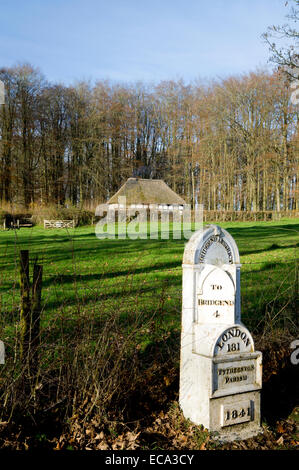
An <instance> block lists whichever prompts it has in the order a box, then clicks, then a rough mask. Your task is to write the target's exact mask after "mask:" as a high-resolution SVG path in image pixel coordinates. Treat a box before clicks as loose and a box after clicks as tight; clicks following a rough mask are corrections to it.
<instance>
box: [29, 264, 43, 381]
mask: <svg viewBox="0 0 299 470" xmlns="http://www.w3.org/2000/svg"><path fill="white" fill-rule="evenodd" d="M42 276H43V267H42V265H40V264H37V262H35V263H34V265H33V282H32V306H31V309H32V312H31V345H30V349H31V355H30V356H31V365H30V368H31V370H32V373H33V375H36V372H37V368H38V359H39V348H38V347H39V341H40V315H41V294H42Z"/></svg>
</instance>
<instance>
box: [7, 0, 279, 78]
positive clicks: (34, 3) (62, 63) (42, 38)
mask: <svg viewBox="0 0 299 470" xmlns="http://www.w3.org/2000/svg"><path fill="white" fill-rule="evenodd" d="M287 13H288V8H287V7H285V1H283V0H211V1H209V0H146V1H145V0H109V1H108V0H0V66H12V65H15V64H17V63H23V62H29V63H31V64H32V65H34V66H36V67H39V68H40V70H41V71H42V72H43V73H44V74H45V76H46V77H47V78H48V79H49V80H50V81H53V82H62V83H65V84H70V83H73V82H74V81H75V80H82V79H85V80H92V81H94V80H99V79H111V80H115V81H122V82H135V81H138V80H142V81H144V82H158V81H160V80H169V79H178V78H183V79H184V80H185V81H186V82H190V81H193V80H194V79H198V78H201V79H209V78H219V77H225V76H228V75H234V74H241V73H244V72H248V71H251V70H255V69H256V68H257V67H263V66H265V65H267V60H268V58H269V52H268V48H267V46H266V45H265V44H264V43H263V41H262V39H261V35H262V33H264V32H265V31H266V29H267V27H268V26H269V25H272V24H282V23H284V22H285V21H286V20H285V15H286V14H287Z"/></svg>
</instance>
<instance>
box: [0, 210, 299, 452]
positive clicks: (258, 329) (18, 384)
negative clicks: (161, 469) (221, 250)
mask: <svg viewBox="0 0 299 470" xmlns="http://www.w3.org/2000/svg"><path fill="white" fill-rule="evenodd" d="M220 225H221V226H222V227H224V228H226V229H227V230H228V231H229V233H230V234H231V235H232V236H233V237H234V238H235V240H236V242H237V245H238V247H239V251H240V257H241V263H242V270H241V300H242V321H243V323H244V324H245V325H246V326H247V327H248V328H249V329H250V330H251V331H252V333H253V336H254V337H255V336H256V337H258V340H261V339H262V341H265V344H266V339H265V338H266V337H265V336H263V334H264V333H270V335H269V336H268V337H267V338H268V340H269V338H271V340H270V341H272V343H273V347H270V348H269V347H268V346H266V352H267V353H268V354H267V355H266V356H265V360H264V363H263V364H264V365H265V376H266V379H267V380H268V382H267V383H266V386H265V387H264V386H263V387H264V388H263V389H264V394H265V397H266V398H264V402H265V403H266V404H267V406H268V408H267V409H265V412H264V418H263V419H265V420H266V422H268V420H269V419H270V418H269V417H271V416H272V417H273V416H274V417H275V418H273V419H274V422H275V419H278V417H279V418H280V417H282V416H286V417H287V416H288V414H289V413H291V412H292V410H293V408H294V406H295V398H294V397H293V395H294V393H295V392H294V391H293V389H294V387H293V382H294V378H293V376H294V374H295V372H294V371H289V369H288V368H287V367H285V368H283V364H286V361H287V362H289V358H288V356H287V354H288V353H287V352H286V350H285V349H284V350H283V351H282V349H281V347H280V346H279V347H278V348H277V347H276V346H275V344H274V343H275V341H276V335H277V338H278V335H281V333H283V334H286V338H287V341H288V338H289V337H293V338H294V337H296V335H297V332H298V329H296V328H297V326H298V258H299V253H298V252H299V220H298V219H297V220H281V221H279V222H244V223H240V222H239V223H237V222H235V223H223V224H220ZM186 242H187V240H184V239H181V240H177V239H173V237H172V234H171V233H170V239H169V240H165V239H164V240H162V239H157V240H152V239H137V240H131V239H124V240H118V239H114V240H107V239H106V240H105V239H102V240H99V239H98V238H97V237H96V236H95V228H94V227H79V228H76V229H72V230H65V229H49V230H45V229H44V228H41V227H34V228H32V229H28V228H21V229H20V230H17V231H12V230H10V231H1V232H0V308H1V316H0V339H1V340H2V341H4V343H5V350H6V360H5V365H4V366H1V370H0V372H1V376H0V405H1V406H0V420H2V421H3V422H16V423H18V422H21V423H22V434H21V435H20V433H19V431H18V433H19V434H18V436H19V435H20V437H17V438H16V437H15V433H14V431H13V429H14V428H13V427H12V428H11V429H12V433H11V435H10V438H9V439H10V441H11V444H10V445H12V446H13V447H14V446H17V445H20V446H21V447H20V448H22V449H23V447H22V445H23V444H22V442H23V441H26V438H25V437H24V436H29V437H28V439H29V441H28V442H31V447H32V446H33V447H34V446H36V447H42V446H43V445H44V446H46V447H47V448H51V449H52V448H53V446H54V444H53V442H54V441H53V440H52V438H53V437H54V436H56V437H55V439H57V440H56V441H55V442H58V439H59V436H61V435H62V433H63V430H65V429H66V430H67V431H66V433H68V432H69V433H70V434H66V435H64V438H63V442H64V444H63V445H64V448H74V445H75V444H74V442H75V441H74V439H73V438H71V436H72V432H73V431H72V429H73V428H72V423H76V426H77V428H76V427H74V429H80V433H81V432H82V433H83V435H84V436H85V431H84V426H85V425H87V423H90V422H91V420H94V422H96V423H97V425H96V429H97V431H96V432H97V433H98V432H99V429H102V430H103V433H104V434H105V436H106V437H105V439H106V438H107V439H108V441H109V442H110V441H111V445H112V443H113V442H114V440H115V439H116V437H117V435H118V434H117V433H122V432H123V431H122V430H121V429H123V428H122V427H121V426H122V425H121V424H117V423H123V422H128V423H131V425H132V426H133V428H132V429H135V428H134V426H136V429H137V428H138V426H140V427H139V428H138V429H139V430H140V429H141V430H142V429H143V428H144V427H146V426H148V425H149V423H152V424H153V423H154V422H155V421H154V420H155V419H156V418H157V419H159V420H160V421H159V422H161V419H160V411H161V410H164V411H163V412H166V413H168V412H167V410H169V409H170V410H171V409H173V410H177V411H176V413H174V415H173V417H171V416H172V414H171V413H172V412H171V411H169V413H168V414H166V415H165V426H166V425H167V429H171V430H172V431H173V432H174V433H176V432H178V433H179V436H180V438H182V443H184V442H185V439H186V437H185V433H186V429H187V427H186V426H185V424H186V423H185V421H184V419H183V417H182V415H181V414H180V412H179V408H178V404H177V401H176V400H177V393H178V376H179V354H180V325H181V297H182V287H181V286H182V267H181V264H182V257H183V251H184V246H185V244H186ZM26 249H28V250H29V251H30V261H31V272H30V275H31V279H32V265H33V262H34V260H35V259H36V257H38V260H39V263H41V264H42V265H43V288H42V313H41V330H40V343H39V348H38V355H39V356H38V357H39V360H38V370H35V369H34V370H33V369H31V370H30V371H29V369H27V365H24V362H23V361H22V359H21V356H20V342H19V341H20V287H19V277H20V275H19V270H20V261H19V252H20V250H26ZM288 335H289V336H288ZM268 344H269V343H268ZM260 345H261V344H260V343H259V346H260ZM277 354H278V356H277ZM279 354H280V355H279ZM281 368H283V371H284V372H285V371H286V370H287V372H288V374H289V375H281V374H280V372H279V371H280V369H281ZM273 370H275V372H273V374H274V375H273V374H272V371H273ZM276 374H277V375H276ZM272 375H273V377H274V379H275V378H276V379H279V380H278V384H276V386H275V387H276V388H275V389H273V384H272V382H271V379H269V377H272ZM273 390H274V391H275V390H276V394H275V393H274V392H273ZM280 395H281V396H280ZM271 397H272V401H271ZM173 406H174V408H171V407H173ZM286 406H287V411H286V410H285V407H286ZM169 407H170V408H169ZM264 408H265V406H264ZM275 413H276V414H275ZM139 419H140V422H139ZM14 420H15V421H14ZM163 422H164V421H163ZM113 423H114V424H113ZM132 423H133V424H132ZM138 423H139V424H138ZM146 423H147V424H146ZM179 423H182V424H181V425H182V429H181V431H178V426H179ZM184 423H185V424H184ZM153 425H154V424H153ZM115 426H116V427H115ZM119 426H120V427H119ZM126 426H127V425H125V429H126V431H127V428H126ZM161 426H162V425H161ZM293 427H294V426H293V425H292V426H291V428H292V429H291V431H290V433H289V435H288V439H289V441H290V442H289V441H288V442H289V443H287V444H286V445H287V446H290V447H292V446H293V445H294V444H293V443H292V442H293V440H294V438H293V437H292V434H291V433H292V432H293V431H292V430H293ZM18 429H19V428H18ZM115 429H117V432H116V431H115ZM159 429H160V428H159ZM271 429H272V428H271ZM74 432H75V431H74ZM76 432H77V431H76ZM136 432H137V431H136ZM167 432H168V431H166V428H165V429H164V428H163V426H162V428H161V429H160V430H159V433H160V435H161V433H164V434H166V435H167ZM267 432H268V431H267ZM7 433H9V431H8V430H7V428H5V427H3V432H2V434H1V429H0V445H3V446H4V445H6V441H7ZM151 433H153V435H152V437H150V436H151ZM159 433H158V434H159ZM192 433H193V434H192ZM192 433H191V434H192V436H193V437H192V438H191V437H190V436H191V434H190V436H189V437H190V439H191V440H190V445H193V444H194V442H193V441H194V439H195V440H196V439H197V438H196V436H199V442H198V443H197V444H196V446H197V447H196V448H201V445H202V443H201V442H202V441H201V439H202V438H203V437H204V436H205V433H202V432H201V431H199V430H198V429H195V428H194V429H193V431H192ZM271 433H272V434H271V436H272V437H271V439H270V440H269V438H268V437H265V439H266V440H267V439H268V441H269V442H270V441H271V442H270V444H269V445H268V444H267V446H268V447H266V448H273V447H274V448H276V447H277V445H278V444H277V437H276V431H275V429H274V428H273V429H272V430H271ZM104 434H103V435H104ZM146 435H147V436H149V437H148V438H147V439H148V442H147V441H146V442H145V441H144V442H143V441H142V439H141V443H140V446H141V448H157V447H155V446H158V448H161V449H163V448H165V445H166V446H167V445H170V446H171V445H172V444H171V442H172V441H171V439H172V437H169V443H168V444H167V443H166V441H165V439H164V441H163V442H162V441H161V443H160V444H159V445H158V444H156V438H157V433H156V432H154V431H153V430H152V431H150V432H149V433H147V434H146ZM175 435H176V434H175ZM41 436H44V437H43V441H42V442H41ZM194 436H195V437H194ZM266 436H268V434H266ZM84 439H85V438H84ZM105 439H104V440H105ZM151 439H153V440H154V441H153V442H152V443H151ZM166 440H167V439H166ZM268 441H267V442H268ZM18 442H19V443H20V444H18ZM80 442H81V441H80ZM142 442H143V443H142ZM167 442H168V440H167ZM1 443H2V444H1ZM84 445H85V444H84V443H83V441H82V442H81V443H77V444H76V445H75V447H76V448H84ZM93 445H94V447H95V448H98V447H97V445H98V441H95V443H94V444H93ZM105 445H106V444H105ZM177 445H178V444H175V446H177ZM182 445H183V444H182ZM184 445H185V444H184ZM184 445H183V447H182V448H185V447H184ZM256 445H259V444H256ZM59 446H60V444H59ZM144 446H145V447H144ZM211 446H212V444H211ZM88 447H89V448H90V444H88ZM59 448H61V447H59ZM100 448H101V447H100ZM103 448H106V447H103ZM166 448H167V447H166ZM179 448H181V447H179ZM192 448H193V447H192ZM212 448H213V446H212Z"/></svg>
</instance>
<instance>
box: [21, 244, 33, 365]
mask: <svg viewBox="0 0 299 470" xmlns="http://www.w3.org/2000/svg"><path fill="white" fill-rule="evenodd" d="M20 288H21V312H20V327H21V344H20V356H21V360H22V361H23V362H27V360H28V354H29V345H30V316H31V315H30V314H31V302H30V280H29V251H28V250H21V252H20Z"/></svg>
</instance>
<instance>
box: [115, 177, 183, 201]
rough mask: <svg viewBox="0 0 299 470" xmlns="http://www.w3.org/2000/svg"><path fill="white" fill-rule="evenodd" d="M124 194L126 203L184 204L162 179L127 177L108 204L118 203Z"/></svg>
mask: <svg viewBox="0 0 299 470" xmlns="http://www.w3.org/2000/svg"><path fill="white" fill-rule="evenodd" d="M120 196H126V204H127V205H130V204H180V205H183V204H186V202H185V201H184V199H182V198H181V197H180V196H178V195H177V194H176V193H175V192H174V191H172V189H170V187H169V186H167V184H166V183H165V182H164V181H163V180H150V179H141V178H129V179H128V180H127V181H126V182H125V184H124V185H123V186H122V187H121V188H120V189H119V190H118V191H117V193H115V194H114V196H112V198H111V199H109V201H108V204H118V198H119V197H120Z"/></svg>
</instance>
